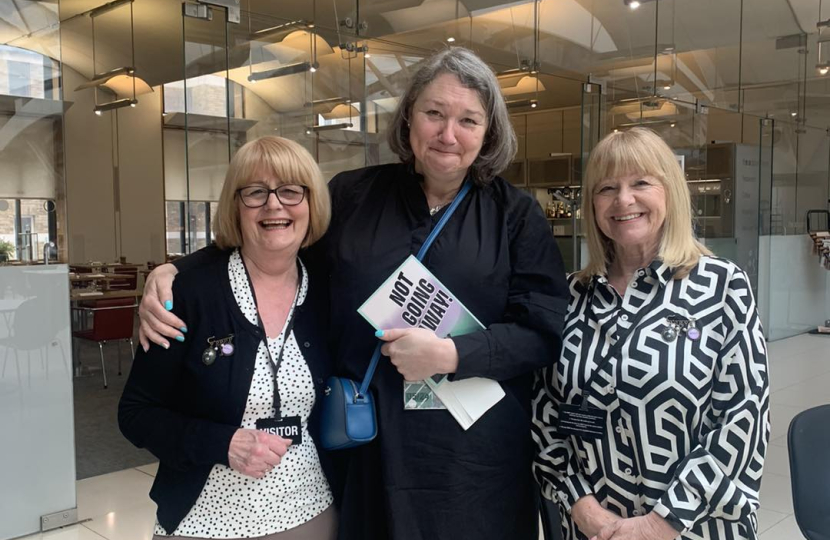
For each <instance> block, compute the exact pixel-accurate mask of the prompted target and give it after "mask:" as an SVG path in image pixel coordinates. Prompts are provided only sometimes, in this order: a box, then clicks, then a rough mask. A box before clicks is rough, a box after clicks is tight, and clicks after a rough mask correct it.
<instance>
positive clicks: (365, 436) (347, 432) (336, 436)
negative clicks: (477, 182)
mask: <svg viewBox="0 0 830 540" xmlns="http://www.w3.org/2000/svg"><path fill="white" fill-rule="evenodd" d="M469 191H470V181H469V180H467V181H465V182H464V185H463V186H462V187H461V190H459V192H458V194H456V196H455V198H454V199H453V201H452V203H451V204H450V206H449V207H448V208H447V211H446V212H445V213H444V215H443V216H442V217H441V219H440V220H439V221H438V223H437V224H436V225H435V228H434V229H432V232H431V233H430V234H429V236H428V237H427V239H426V241H425V242H424V245H423V246H421V249H420V250H419V251H418V255H417V257H418V260H419V261H422V260H423V259H424V256H425V255H426V254H427V251H428V250H429V248H430V246H431V245H432V242H433V241H434V240H435V238H436V237H437V236H438V234H439V233H440V232H441V229H443V228H444V225H445V224H446V223H447V221H448V220H449V219H450V216H452V214H453V213H454V212H455V209H456V208H458V205H459V204H461V201H462V200H463V199H464V197H466V196H467V193H468V192H469ZM382 345H383V342H382V341H379V342H378V344H377V347H375V352H374V354H373V355H372V360H371V362H369V368H368V369H367V370H366V375H365V376H364V377H363V382H362V383H360V384H359V385H358V384H357V382H356V381H354V380H352V379H349V378H347V377H335V376H331V377H329V379H328V381H327V382H326V391H325V395H324V396H323V409H322V421H321V433H320V444H321V445H322V446H323V448H325V449H326V450H341V449H344V448H352V447H354V446H359V445H361V444H366V443H367V442H369V441H371V440H372V439H374V438H375V436H376V435H377V434H378V424H377V415H376V414H375V400H374V398H373V397H372V392H371V390H369V383H371V382H372V377H373V376H374V374H375V368H377V365H378V360H380V356H381V355H380V348H381V346H382Z"/></svg>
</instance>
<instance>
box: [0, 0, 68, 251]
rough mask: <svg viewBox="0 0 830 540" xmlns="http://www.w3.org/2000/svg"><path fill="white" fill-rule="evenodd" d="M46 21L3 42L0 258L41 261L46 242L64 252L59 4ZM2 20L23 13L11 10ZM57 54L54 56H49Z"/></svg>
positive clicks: (17, 17)
mask: <svg viewBox="0 0 830 540" xmlns="http://www.w3.org/2000/svg"><path fill="white" fill-rule="evenodd" d="M51 7H53V8H54V10H50V9H49V5H46V6H45V7H44V9H45V10H46V12H45V13H46V15H47V20H44V19H40V20H38V22H39V23H40V24H43V25H44V27H43V28H29V31H32V32H36V34H37V35H24V34H29V31H26V32H23V30H24V28H23V27H20V26H14V27H15V28H18V29H20V31H21V34H20V35H17V36H14V37H13V38H12V39H8V40H6V41H5V43H6V44H5V45H0V130H1V131H2V133H3V138H2V143H0V263H3V262H13V263H27V264H31V263H35V262H37V261H39V260H40V261H42V259H43V256H44V255H43V253H44V246H46V245H47V244H49V243H50V242H52V243H53V244H54V245H56V246H58V249H55V250H54V252H53V253H52V254H51V257H52V258H53V259H55V258H57V257H58V254H59V253H60V254H61V257H62V258H64V259H65V256H66V238H65V234H66V233H65V229H66V217H65V196H64V193H65V192H64V183H63V182H64V181H63V178H64V177H63V110H64V105H63V102H62V101H61V86H60V82H61V77H60V64H59V61H60V51H59V46H58V42H59V39H58V36H57V32H56V30H55V28H52V27H50V24H51V23H50V22H49V20H48V17H49V16H51V18H52V19H54V20H56V18H57V4H55V5H53V6H51ZM6 17H10V18H9V19H8V20H5V19H4V22H6V23H8V24H12V25H19V24H21V21H22V20H23V19H22V18H21V17H25V16H24V15H23V14H22V13H19V12H16V11H15V10H12V13H9V14H6ZM49 54H55V55H56V56H55V57H51V56H49Z"/></svg>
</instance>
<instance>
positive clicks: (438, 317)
mask: <svg viewBox="0 0 830 540" xmlns="http://www.w3.org/2000/svg"><path fill="white" fill-rule="evenodd" d="M357 311H358V313H360V314H361V315H362V316H363V318H365V319H366V320H367V321H369V324H371V325H372V326H374V327H375V328H376V329H378V330H389V329H392V328H426V329H428V330H432V331H433V332H435V334H436V335H437V336H438V337H440V338H444V337H449V336H460V335H464V334H469V333H471V332H476V331H478V330H483V329H484V326H483V325H482V324H481V323H480V322H479V321H478V319H476V318H475V316H474V315H473V314H472V313H470V311H469V310H467V308H466V307H464V304H462V303H461V302H459V301H458V299H457V298H455V296H453V295H452V293H451V292H450V291H449V289H447V288H446V287H445V286H444V285H443V284H442V283H441V282H440V281H439V280H438V278H436V277H435V276H434V275H433V274H432V272H430V271H429V270H427V268H426V267H425V266H424V265H423V264H421V262H420V261H419V260H418V259H417V258H416V257H414V256H412V255H410V256H409V257H408V258H407V259H406V260H405V261H404V263H403V264H402V265H401V266H399V267H398V269H397V270H395V271H394V272H393V273H392V275H391V276H389V278H388V279H387V280H386V281H385V282H384V283H383V285H381V286H380V287H379V288H378V290H376V291H375V292H374V294H372V296H370V297H369V299H368V300H366V302H364V303H363V305H362V306H360V308H358V310H357ZM503 397H504V390H503V389H502V387H501V385H500V384H499V383H498V382H496V381H494V380H492V379H484V378H481V377H473V378H470V379H464V380H460V381H450V380H449V379H448V378H447V376H446V375H434V376H433V377H431V378H430V379H428V380H426V381H418V382H405V383H404V406H405V407H406V408H407V409H437V408H441V409H443V408H446V409H447V410H448V411H449V412H450V414H452V415H453V417H454V418H455V419H456V420H457V421H458V423H459V424H461V427H463V428H464V429H465V430H466V429H468V428H469V427H470V426H472V425H473V423H475V422H476V421H477V420H478V419H479V418H481V417H482V415H484V413H485V412H487V411H488V410H489V409H490V408H491V407H492V406H493V405H495V404H496V403H498V402H499V400H501V398H503Z"/></svg>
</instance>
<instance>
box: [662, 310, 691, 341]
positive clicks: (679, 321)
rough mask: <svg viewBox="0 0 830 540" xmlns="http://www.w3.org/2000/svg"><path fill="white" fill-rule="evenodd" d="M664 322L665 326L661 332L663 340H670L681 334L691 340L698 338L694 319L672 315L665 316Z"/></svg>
mask: <svg viewBox="0 0 830 540" xmlns="http://www.w3.org/2000/svg"><path fill="white" fill-rule="evenodd" d="M666 324H667V326H666V328H665V329H664V330H663V332H662V333H661V335H662V336H663V340H664V341H668V342H672V341H674V340H675V339H677V336H679V335H681V334H682V335H684V336H686V337H687V338H689V339H690V340H692V341H697V340H699V339H700V335H701V334H700V330H698V328H697V323H696V322H695V320H694V319H691V318H690V319H684V318H682V317H677V316H672V317H667V318H666Z"/></svg>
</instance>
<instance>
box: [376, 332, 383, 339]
mask: <svg viewBox="0 0 830 540" xmlns="http://www.w3.org/2000/svg"><path fill="white" fill-rule="evenodd" d="M375 337H383V330H378V331H377V332H375Z"/></svg>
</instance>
